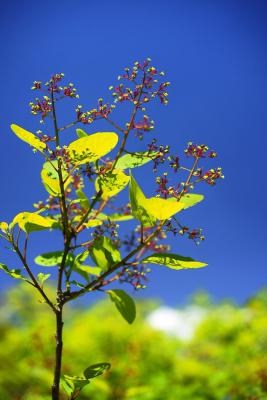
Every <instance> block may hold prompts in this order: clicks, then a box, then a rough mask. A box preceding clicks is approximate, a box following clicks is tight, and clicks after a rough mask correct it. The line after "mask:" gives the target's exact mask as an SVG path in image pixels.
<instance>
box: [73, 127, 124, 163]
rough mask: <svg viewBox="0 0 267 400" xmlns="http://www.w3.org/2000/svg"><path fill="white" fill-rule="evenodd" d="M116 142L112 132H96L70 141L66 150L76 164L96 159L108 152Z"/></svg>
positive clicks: (116, 137) (116, 136)
mask: <svg viewBox="0 0 267 400" xmlns="http://www.w3.org/2000/svg"><path fill="white" fill-rule="evenodd" d="M117 143H118V135H117V134H116V133H114V132H97V133H94V134H92V135H89V136H86V137H82V138H80V139H77V140H75V141H74V142H72V143H70V144H69V146H68V147H67V151H68V153H69V155H70V158H71V159H72V163H73V164H76V165H81V164H85V163H88V162H92V161H96V160H98V159H99V158H100V157H102V156H104V155H105V154H107V153H109V152H110V151H111V150H112V149H113V148H114V147H115V146H116V144H117Z"/></svg>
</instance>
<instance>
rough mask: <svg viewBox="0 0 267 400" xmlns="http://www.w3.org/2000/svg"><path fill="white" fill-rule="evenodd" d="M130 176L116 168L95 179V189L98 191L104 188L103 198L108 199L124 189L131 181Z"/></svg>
mask: <svg viewBox="0 0 267 400" xmlns="http://www.w3.org/2000/svg"><path fill="white" fill-rule="evenodd" d="M129 181H130V177H129V176H128V175H126V174H125V173H124V172H123V171H121V170H117V169H114V170H113V171H109V172H107V173H105V174H104V175H99V176H98V178H97V179H96V181H95V189H96V191H97V192H98V191H99V190H100V188H101V189H102V198H103V199H104V200H107V199H108V198H109V197H112V196H115V195H116V194H118V193H119V192H120V191H121V190H123V189H124V188H125V187H126V186H127V185H128V183H129Z"/></svg>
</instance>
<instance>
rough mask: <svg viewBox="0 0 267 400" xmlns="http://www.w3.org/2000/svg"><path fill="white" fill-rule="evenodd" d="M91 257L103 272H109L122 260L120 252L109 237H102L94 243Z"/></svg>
mask: <svg viewBox="0 0 267 400" xmlns="http://www.w3.org/2000/svg"><path fill="white" fill-rule="evenodd" d="M90 256H91V258H92V260H93V261H94V262H95V263H96V265H97V266H98V267H99V268H101V269H102V270H103V271H106V270H108V269H109V268H110V267H111V266H112V265H113V264H115V263H117V262H119V261H120V260H121V255H120V252H119V250H118V249H117V248H116V247H115V245H114V244H113V242H112V240H111V239H110V238H109V237H106V236H101V237H98V238H97V239H96V240H95V241H94V245H93V246H92V247H91V248H90Z"/></svg>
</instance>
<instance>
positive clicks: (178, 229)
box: [166, 218, 205, 244]
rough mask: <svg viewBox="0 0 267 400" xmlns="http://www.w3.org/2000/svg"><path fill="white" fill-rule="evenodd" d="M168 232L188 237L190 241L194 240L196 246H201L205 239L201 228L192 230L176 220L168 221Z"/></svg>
mask: <svg viewBox="0 0 267 400" xmlns="http://www.w3.org/2000/svg"><path fill="white" fill-rule="evenodd" d="M166 232H172V233H173V235H174V236H176V235H178V234H180V235H182V236H184V235H186V236H187V238H188V239H191V240H193V241H194V242H195V243H196V244H200V241H203V240H204V239H205V236H204V235H203V233H202V229H201V228H197V229H195V228H194V229H190V228H189V227H188V226H183V225H181V224H180V223H179V222H178V221H177V220H176V218H174V219H173V220H172V221H167V223H166Z"/></svg>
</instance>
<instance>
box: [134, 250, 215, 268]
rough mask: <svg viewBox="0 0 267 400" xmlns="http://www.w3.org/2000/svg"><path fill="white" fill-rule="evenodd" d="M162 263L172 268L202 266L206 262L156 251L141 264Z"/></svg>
mask: <svg viewBox="0 0 267 400" xmlns="http://www.w3.org/2000/svg"><path fill="white" fill-rule="evenodd" d="M142 263H144V264H160V265H165V266H166V267H169V268H172V269H186V268H202V267H205V266H206V265H208V264H206V263H203V262H200V261H195V260H194V259H193V258H190V257H183V256H180V255H179V254H167V253H155V254H152V255H151V256H148V257H146V258H144V259H143V260H142V261H141V264H142Z"/></svg>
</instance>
